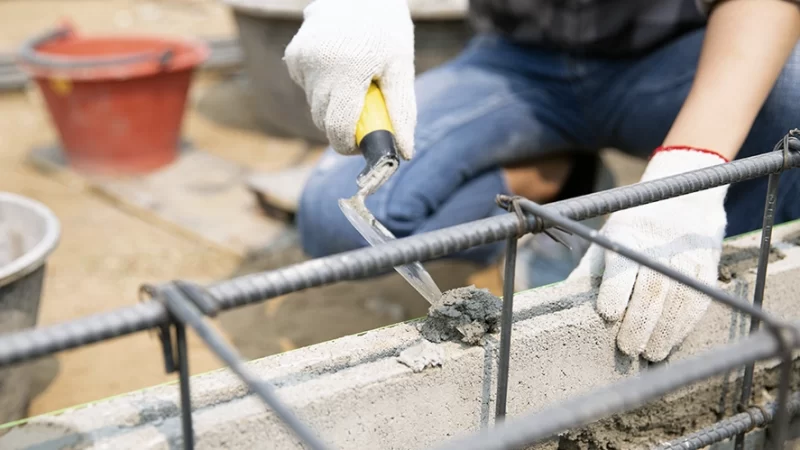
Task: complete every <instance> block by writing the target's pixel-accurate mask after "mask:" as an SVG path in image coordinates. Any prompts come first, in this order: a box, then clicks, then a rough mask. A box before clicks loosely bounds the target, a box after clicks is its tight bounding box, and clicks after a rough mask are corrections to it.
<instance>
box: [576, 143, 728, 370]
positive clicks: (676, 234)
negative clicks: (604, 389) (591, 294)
mask: <svg viewBox="0 0 800 450" xmlns="http://www.w3.org/2000/svg"><path fill="white" fill-rule="evenodd" d="M724 162H726V160H725V159H723V158H722V157H721V156H719V155H717V154H715V153H713V152H708V151H705V150H693V149H688V148H685V147H669V148H659V149H657V150H656V152H655V153H654V155H653V158H652V159H651V160H650V162H649V164H648V165H647V168H646V169H645V173H644V175H642V179H641V181H649V180H653V179H657V178H663V177H666V176H670V175H676V174H679V173H683V172H688V171H692V170H696V169H701V168H704V167H708V166H712V165H717V164H722V163H724ZM727 191H728V186H727V185H725V186H721V187H717V188H713V189H708V190H705V191H700V192H695V193H693V194H688V195H684V196H680V197H675V198H672V199H669V200H662V201H659V202H655V203H650V204H648V205H643V206H638V207H635V208H631V209H627V210H622V211H619V212H616V213H614V214H612V215H611V216H610V217H609V219H608V221H607V222H606V224H605V225H604V226H603V228H602V229H601V230H600V233H601V234H602V235H603V236H605V237H607V238H608V239H610V240H612V241H614V242H618V243H620V244H622V245H624V246H627V247H628V248H631V249H633V250H636V251H639V252H641V253H643V254H645V255H647V256H648V257H650V258H653V259H655V260H658V261H660V262H661V263H663V264H667V265H669V266H671V267H673V268H674V269H676V270H679V271H681V272H683V273H685V274H688V275H689V276H691V277H693V278H695V279H697V280H699V281H701V282H703V283H706V284H710V285H712V286H714V285H716V282H717V270H718V266H719V261H720V255H721V251H722V241H723V238H724V235H725V226H726V225H727V218H726V214H725V209H724V207H723V203H724V200H725V195H726V193H727ZM587 275H591V276H592V277H601V276H602V282H601V284H600V291H599V294H598V297H597V311H598V313H599V314H600V315H601V316H602V317H603V318H604V319H606V320H608V321H611V322H617V321H619V320H622V324H621V326H620V329H619V333H618V334H617V346H618V347H619V349H620V350H621V351H622V352H623V353H625V354H627V355H629V356H633V357H636V356H639V355H641V356H643V357H644V358H646V359H648V360H650V361H661V360H663V359H664V358H666V357H667V355H669V353H670V352H671V351H672V349H673V348H674V347H675V346H676V345H678V344H680V343H681V342H682V341H683V340H684V339H685V338H686V336H687V335H688V334H689V332H691V331H692V329H693V328H694V326H695V324H696V323H697V321H698V320H699V319H700V318H701V316H702V315H703V313H704V312H705V311H706V308H707V307H708V305H709V302H710V301H711V299H710V298H708V297H707V296H705V295H703V294H700V293H698V292H697V291H695V290H693V289H691V288H689V287H688V286H685V285H683V284H680V283H678V282H677V281H675V280H673V279H671V278H669V277H667V276H664V275H661V274H659V273H658V272H655V271H653V270H650V269H648V268H646V267H642V266H639V265H638V264H636V263H634V262H633V261H631V260H629V259H627V258H624V257H622V256H620V255H619V254H617V253H615V252H613V251H606V250H605V249H604V248H602V247H600V246H598V245H596V244H593V245H592V246H590V247H589V250H588V251H587V253H586V255H584V257H583V258H582V259H581V262H580V264H579V265H578V267H576V268H575V270H574V271H573V272H572V273H571V274H570V276H569V277H568V280H574V279H577V278H581V277H586V276H587ZM626 308H627V311H626Z"/></svg>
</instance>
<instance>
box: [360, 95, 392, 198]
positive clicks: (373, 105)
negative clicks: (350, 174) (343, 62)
mask: <svg viewBox="0 0 800 450" xmlns="http://www.w3.org/2000/svg"><path fill="white" fill-rule="evenodd" d="M356 145H358V148H359V149H360V150H361V153H362V154H363V155H364V159H365V160H366V161H367V165H366V166H365V167H364V170H362V171H361V173H360V174H359V175H358V179H357V182H358V185H359V187H360V188H364V187H365V186H368V187H369V190H370V191H374V190H375V189H377V188H378V187H380V185H382V184H383V183H384V182H385V181H386V180H387V179H389V177H390V176H391V175H392V174H393V173H394V171H395V170H396V169H397V166H398V164H399V163H400V161H399V160H398V158H397V147H396V143H395V140H394V128H392V121H391V120H390V119H389V110H388V109H386V101H385V100H384V98H383V93H382V92H381V90H380V88H379V87H378V85H377V84H375V82H372V83H371V84H370V86H369V89H368V90H367V96H366V98H365V100H364V109H362V110H361V117H359V119H358V123H356Z"/></svg>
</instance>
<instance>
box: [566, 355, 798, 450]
mask: <svg viewBox="0 0 800 450" xmlns="http://www.w3.org/2000/svg"><path fill="white" fill-rule="evenodd" d="M793 372H794V373H793V375H792V391H795V390H797V389H798V387H800V381H798V378H797V375H798V373H799V372H800V366H795V367H794V370H793ZM778 373H779V372H778V370H777V369H776V368H771V369H767V370H763V371H760V370H757V371H756V373H755V376H754V382H753V394H754V395H753V397H754V398H753V403H752V404H754V405H763V404H764V403H766V402H768V401H774V398H775V395H776V394H775V393H774V392H773V393H772V395H771V397H769V396H768V394H767V392H768V391H769V389H770V387H772V386H776V385H777V382H778ZM740 386H741V382H740V381H739V380H736V379H735V378H734V377H733V376H732V373H728V374H727V375H726V376H725V377H724V381H723V379H722V378H721V377H717V378H715V379H714V380H713V381H711V382H709V383H704V384H700V385H697V386H696V388H695V389H690V390H687V391H684V395H682V396H677V397H675V396H664V397H661V398H659V399H658V400H654V401H651V402H649V403H647V404H646V405H645V406H642V407H639V408H636V409H632V410H629V411H628V412H625V413H622V414H615V415H613V416H610V417H606V418H603V419H601V420H599V421H597V422H594V423H593V424H591V425H589V426H586V427H582V428H578V429H573V430H570V431H567V432H564V433H562V434H560V436H559V442H558V450H596V449H608V450H611V449H614V450H619V449H629V448H652V446H654V445H658V444H661V443H664V442H667V441H671V440H673V439H677V438H679V437H682V436H685V435H687V434H689V433H693V432H695V431H698V430H700V429H701V428H704V427H707V426H710V425H711V424H713V423H714V422H716V421H718V420H721V419H723V418H727V417H730V416H732V415H734V414H736V413H737V412H738V411H737V410H736V405H737V404H738V402H739V395H740V393H741V392H740V390H739V389H740Z"/></svg>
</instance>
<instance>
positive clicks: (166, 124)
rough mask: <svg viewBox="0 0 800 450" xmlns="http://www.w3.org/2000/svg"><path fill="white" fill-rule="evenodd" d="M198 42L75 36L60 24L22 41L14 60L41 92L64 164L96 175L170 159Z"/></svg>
mask: <svg viewBox="0 0 800 450" xmlns="http://www.w3.org/2000/svg"><path fill="white" fill-rule="evenodd" d="M208 53H209V50H208V48H207V47H206V46H205V45H204V44H202V43H199V42H193V41H179V40H170V39H163V38H154V37H116V36H115V37H93V38H89V37H80V36H78V35H77V34H76V33H75V32H74V31H73V29H72V27H70V26H68V25H66V26H64V27H62V28H59V29H57V30H55V31H51V32H48V33H46V34H45V35H42V36H39V37H37V38H35V39H32V40H30V41H29V42H27V43H26V44H25V45H24V46H23V48H22V51H21V52H20V65H21V66H22V67H23V68H24V69H25V70H26V71H27V72H29V73H30V74H31V76H32V77H33V78H34V79H35V80H36V83H37V85H38V86H39V89H40V90H41V92H42V94H43V97H44V99H45V102H46V104H47V108H48V110H49V113H50V117H51V119H52V121H53V123H54V124H55V127H56V129H57V130H58V134H59V137H60V140H61V146H62V148H63V150H64V153H65V155H66V158H67V161H68V162H69V164H70V165H71V166H72V167H74V168H76V169H77V170H80V171H83V172H91V173H101V174H135V173H144V172H149V171H152V170H154V169H157V168H159V167H162V166H164V165H167V164H169V163H171V162H172V161H174V160H175V158H176V157H177V155H178V150H179V146H180V131H181V123H182V121H183V115H184V110H185V108H186V99H187V95H188V92H189V86H190V85H191V81H192V76H193V74H194V71H195V69H196V67H197V66H198V65H200V64H201V63H202V62H203V61H205V59H206V58H207V57H208Z"/></svg>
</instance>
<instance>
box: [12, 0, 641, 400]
mask: <svg viewBox="0 0 800 450" xmlns="http://www.w3.org/2000/svg"><path fill="white" fill-rule="evenodd" d="M0 17H2V18H3V26H2V29H0V52H11V51H14V50H15V48H17V46H18V45H19V44H20V43H21V42H22V41H23V40H24V39H26V38H28V37H30V36H31V35H32V34H35V33H38V32H41V31H43V30H45V29H47V28H50V27H52V26H53V25H54V24H56V23H57V22H58V21H59V20H60V19H61V18H64V17H68V18H70V19H71V20H72V21H73V22H74V23H75V24H76V25H77V27H78V28H79V29H80V31H81V32H83V33H87V34H90V33H100V32H103V33H106V32H112V33H128V32H148V33H149V32H154V33H159V34H167V35H178V36H195V37H202V38H226V37H235V35H236V29H235V26H234V23H233V21H232V19H231V16H230V11H229V10H228V8H227V7H226V6H225V5H222V4H221V3H217V2H213V1H210V0H162V1H137V0H50V1H43V0H6V1H3V2H0ZM219 85H220V77H219V75H218V74H208V73H205V74H201V75H199V76H198V77H197V78H196V79H195V84H194V86H193V90H192V99H193V101H195V100H196V99H197V98H199V97H200V96H202V95H203V93H204V92H206V91H207V90H208V89H213V88H214V87H217V86H219ZM220 109H224V108H220ZM0 117H1V118H2V120H0V190H4V191H11V192H15V193H19V194H22V195H25V196H28V197H31V198H33V199H36V200H39V201H41V202H43V203H44V204H46V205H47V206H48V207H50V208H51V209H52V210H53V211H54V212H55V214H56V215H57V216H58V218H59V220H60V221H61V226H62V235H61V242H60V244H59V246H58V248H57V250H56V251H55V253H54V254H53V255H52V256H51V258H50V259H49V265H48V272H47V276H46V280H45V290H44V295H43V298H42V303H41V307H40V313H39V319H38V323H39V324H40V325H47V324H52V323H56V322H61V321H65V320H69V319H74V318H77V317H82V316H86V315H88V314H92V313H97V312H101V311H107V310H111V309H114V308H119V307H121V306H125V305H130V304H133V303H135V302H137V301H139V299H138V297H137V291H138V288H139V286H140V285H141V284H142V283H157V282H161V281H165V280H169V279H175V278H185V279H190V280H193V281H197V282H203V283H205V282H211V281H213V280H219V279H222V278H228V277H230V276H232V275H234V274H238V273H242V272H244V271H248V270H258V269H259V267H257V265H256V266H253V265H252V264H250V263H246V262H244V261H245V259H244V255H243V254H241V252H236V251H231V250H229V249H225V248H222V247H221V246H219V245H215V244H214V243H210V242H206V241H204V240H203V239H198V238H196V237H195V236H193V235H192V234H191V233H184V232H181V230H179V229H176V227H171V226H166V225H164V224H163V223H162V222H160V221H158V220H155V219H152V220H151V218H150V217H149V216H148V215H147V214H144V213H142V212H141V211H136V208H135V207H134V208H131V207H130V205H124V204H119V202H115V201H113V200H111V199H109V198H108V196H104V195H101V194H100V193H98V192H97V190H96V189H93V188H92V187H91V186H90V185H88V184H86V183H83V182H81V180H80V178H79V177H63V176H56V175H54V174H53V173H48V172H43V171H42V170H41V168H37V167H35V166H34V165H33V164H31V163H30V162H29V156H30V153H31V151H32V149H34V148H37V147H38V146H46V145H52V144H53V143H55V142H56V139H57V137H56V135H55V132H54V130H53V128H52V126H51V124H50V122H49V118H48V116H47V111H46V109H45V108H44V106H43V104H42V103H41V101H40V99H39V97H37V95H36V90H35V89H33V88H32V89H30V90H28V91H27V92H26V91H17V92H7V93H0ZM183 130H184V136H185V138H186V139H188V140H189V141H191V142H192V144H193V145H195V146H197V147H199V148H202V149H203V150H204V151H206V152H208V153H210V154H212V155H215V156H218V157H222V158H225V159H227V160H231V161H234V162H236V163H238V164H241V165H244V166H247V167H249V168H252V169H259V170H277V169H280V168H284V167H287V166H289V165H290V164H295V163H296V162H297V160H298V158H299V159H304V158H305V159H310V158H313V157H314V155H315V152H311V153H308V152H305V149H306V145H305V144H304V143H303V142H299V141H295V140H287V139H277V138H272V137H269V136H266V135H264V134H262V133H260V132H258V131H255V130H251V131H248V130H243V129H233V128H226V127H224V126H221V125H219V122H218V121H214V120H211V119H210V118H209V117H207V116H204V115H201V114H200V113H198V111H197V110H196V108H195V107H194V103H192V104H190V105H189V109H188V111H187V115H186V118H185V122H184V129H183ZM629 164H630V163H629V162H628V161H624V160H620V161H619V165H616V166H615V168H616V169H617V174H618V175H619V174H620V173H622V175H623V176H622V177H621V178H620V181H621V182H622V183H626V182H631V181H635V179H636V177H637V176H638V175H637V174H636V170H638V169H636V167H637V166H636V165H632V166H629ZM628 167H633V168H634V169H632V171H627V168H628ZM258 213H259V212H258V209H257V208H256V207H253V211H252V214H258ZM208 214H213V208H212V209H211V210H210V211H208ZM263 220H268V219H266V218H264V219H263ZM470 280H471V281H472V282H474V283H475V284H477V285H478V286H479V287H488V288H490V289H491V290H492V291H494V292H496V293H499V290H500V286H499V276H498V273H497V272H496V271H492V270H489V271H485V272H483V273H479V274H477V275H475V276H472V277H471V278H470ZM445 284H446V283H445ZM345 294H346V293H345ZM312 300H313V299H312ZM324 300H325V301H326V302H327V303H326V308H328V309H326V310H325V311H326V312H325V314H327V316H326V315H324V314H322V317H320V316H319V314H321V313H320V312H319V311H321V309H318V308H317V307H316V306H319V305H318V304H317V305H316V306H315V303H314V302H313V301H308V299H306V301H305V302H304V303H300V302H296V303H295V304H296V305H298V306H296V307H294V308H290V307H287V306H286V305H287V303H290V302H285V301H284V302H281V301H272V302H269V303H266V304H259V305H255V306H254V307H252V308H251V309H249V310H246V311H245V312H242V311H239V312H238V313H237V314H238V315H237V314H231V315H227V316H226V315H222V317H219V318H218V319H216V322H215V324H216V326H217V327H218V328H219V329H220V330H222V332H223V333H224V334H225V335H226V337H227V338H228V339H230V340H231V341H233V342H234V343H235V344H236V345H237V346H238V347H239V348H240V350H241V351H242V353H243V354H244V355H245V356H246V357H248V358H254V357H259V356H265V355H267V354H273V353H278V352H281V351H285V350H290V349H293V348H296V347H298V346H303V345H309V344H312V343H315V342H318V341H321V340H328V339H332V338H334V337H338V336H341V335H344V334H352V333H356V332H359V331H364V330H366V329H371V328H377V327H379V326H382V325H385V324H388V323H392V322H395V321H397V320H399V319H403V318H404V317H400V316H397V315H396V314H393V313H392V311H391V308H389V309H386V308H384V309H381V308H380V305H378V306H374V305H373V306H374V307H373V308H372V312H373V313H374V314H372V315H369V314H355V312H356V311H353V310H347V309H346V308H347V305H345V306H342V307H341V308H340V309H341V310H339V311H335V309H333V308H335V307H336V305H337V303H336V298H330V296H328V297H326V298H325V299H324ZM342 308H345V309H342ZM367 308H369V306H367ZM422 308H423V309H422V311H424V305H422ZM376 310H379V312H377V313H376V312H375V311H376ZM332 311H335V314H336V315H335V317H334V316H331V314H334V312H332ZM253 312H257V314H253ZM315 314H318V316H316V317H315ZM404 314H405V315H408V314H411V315H414V314H417V315H418V311H417V310H414V309H413V308H412V310H410V311H406V313H404ZM299 315H305V317H307V320H305V321H303V320H299V321H298V319H297V318H298V316H299ZM358 317H361V319H358ZM364 317H367V319H364ZM287 318H291V319H293V320H294V322H292V321H291V320H290V321H288V322H286V321H285V320H284V319H287ZM269 320H272V321H273V323H272V325H270V324H268V323H266V321H269ZM349 320H352V321H354V322H352V323H350V322H348V321H349ZM284 322H286V323H290V324H293V325H292V326H287V327H284V328H281V327H280V326H274V325H275V324H280V323H284ZM314 322H317V324H315V325H314V326H310V325H311V324H312V323H314ZM298 323H306V324H308V325H309V326H308V327H305V328H304V327H302V326H298V325H297V324H298ZM326 327H328V328H326ZM265 329H269V330H271V331H270V332H269V333H267V332H266V331H265ZM248 339H250V340H249V341H248ZM189 345H190V367H191V372H192V373H193V374H196V373H201V372H206V371H209V370H212V369H215V368H218V367H220V366H221V364H220V362H219V361H217V360H216V359H215V357H214V356H213V355H212V354H211V353H210V352H208V351H207V350H205V349H204V348H203V345H202V344H201V343H199V342H198V340H197V339H196V337H195V336H193V335H191V334H190V340H189ZM160 352H161V350H160V348H159V344H158V340H157V339H156V337H155V335H148V334H146V333H138V334H135V335H132V336H129V337H124V338H119V339H116V340H113V341H109V342H105V343H101V344H97V345H92V346H89V347H85V348H81V349H77V350H74V351H68V352H64V353H61V354H58V355H57V356H55V357H52V358H46V359H43V360H41V361H39V362H37V364H39V365H40V367H39V369H38V370H36V371H35V372H36V374H37V383H38V391H39V393H38V395H37V396H36V397H35V398H34V399H33V403H32V405H31V408H30V411H29V414H30V415H36V414H41V413H45V412H50V411H54V410H57V409H61V408H65V407H68V406H72V405H77V404H81V403H85V402H88V401H93V400H98V399H102V398H105V397H108V396H112V395H117V394H121V393H125V392H129V391H132V390H137V389H141V388H144V387H148V386H152V385H155V384H158V383H162V382H165V381H171V380H174V379H175V376H174V375H167V374H165V373H164V366H163V361H162V359H161V358H160Z"/></svg>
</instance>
